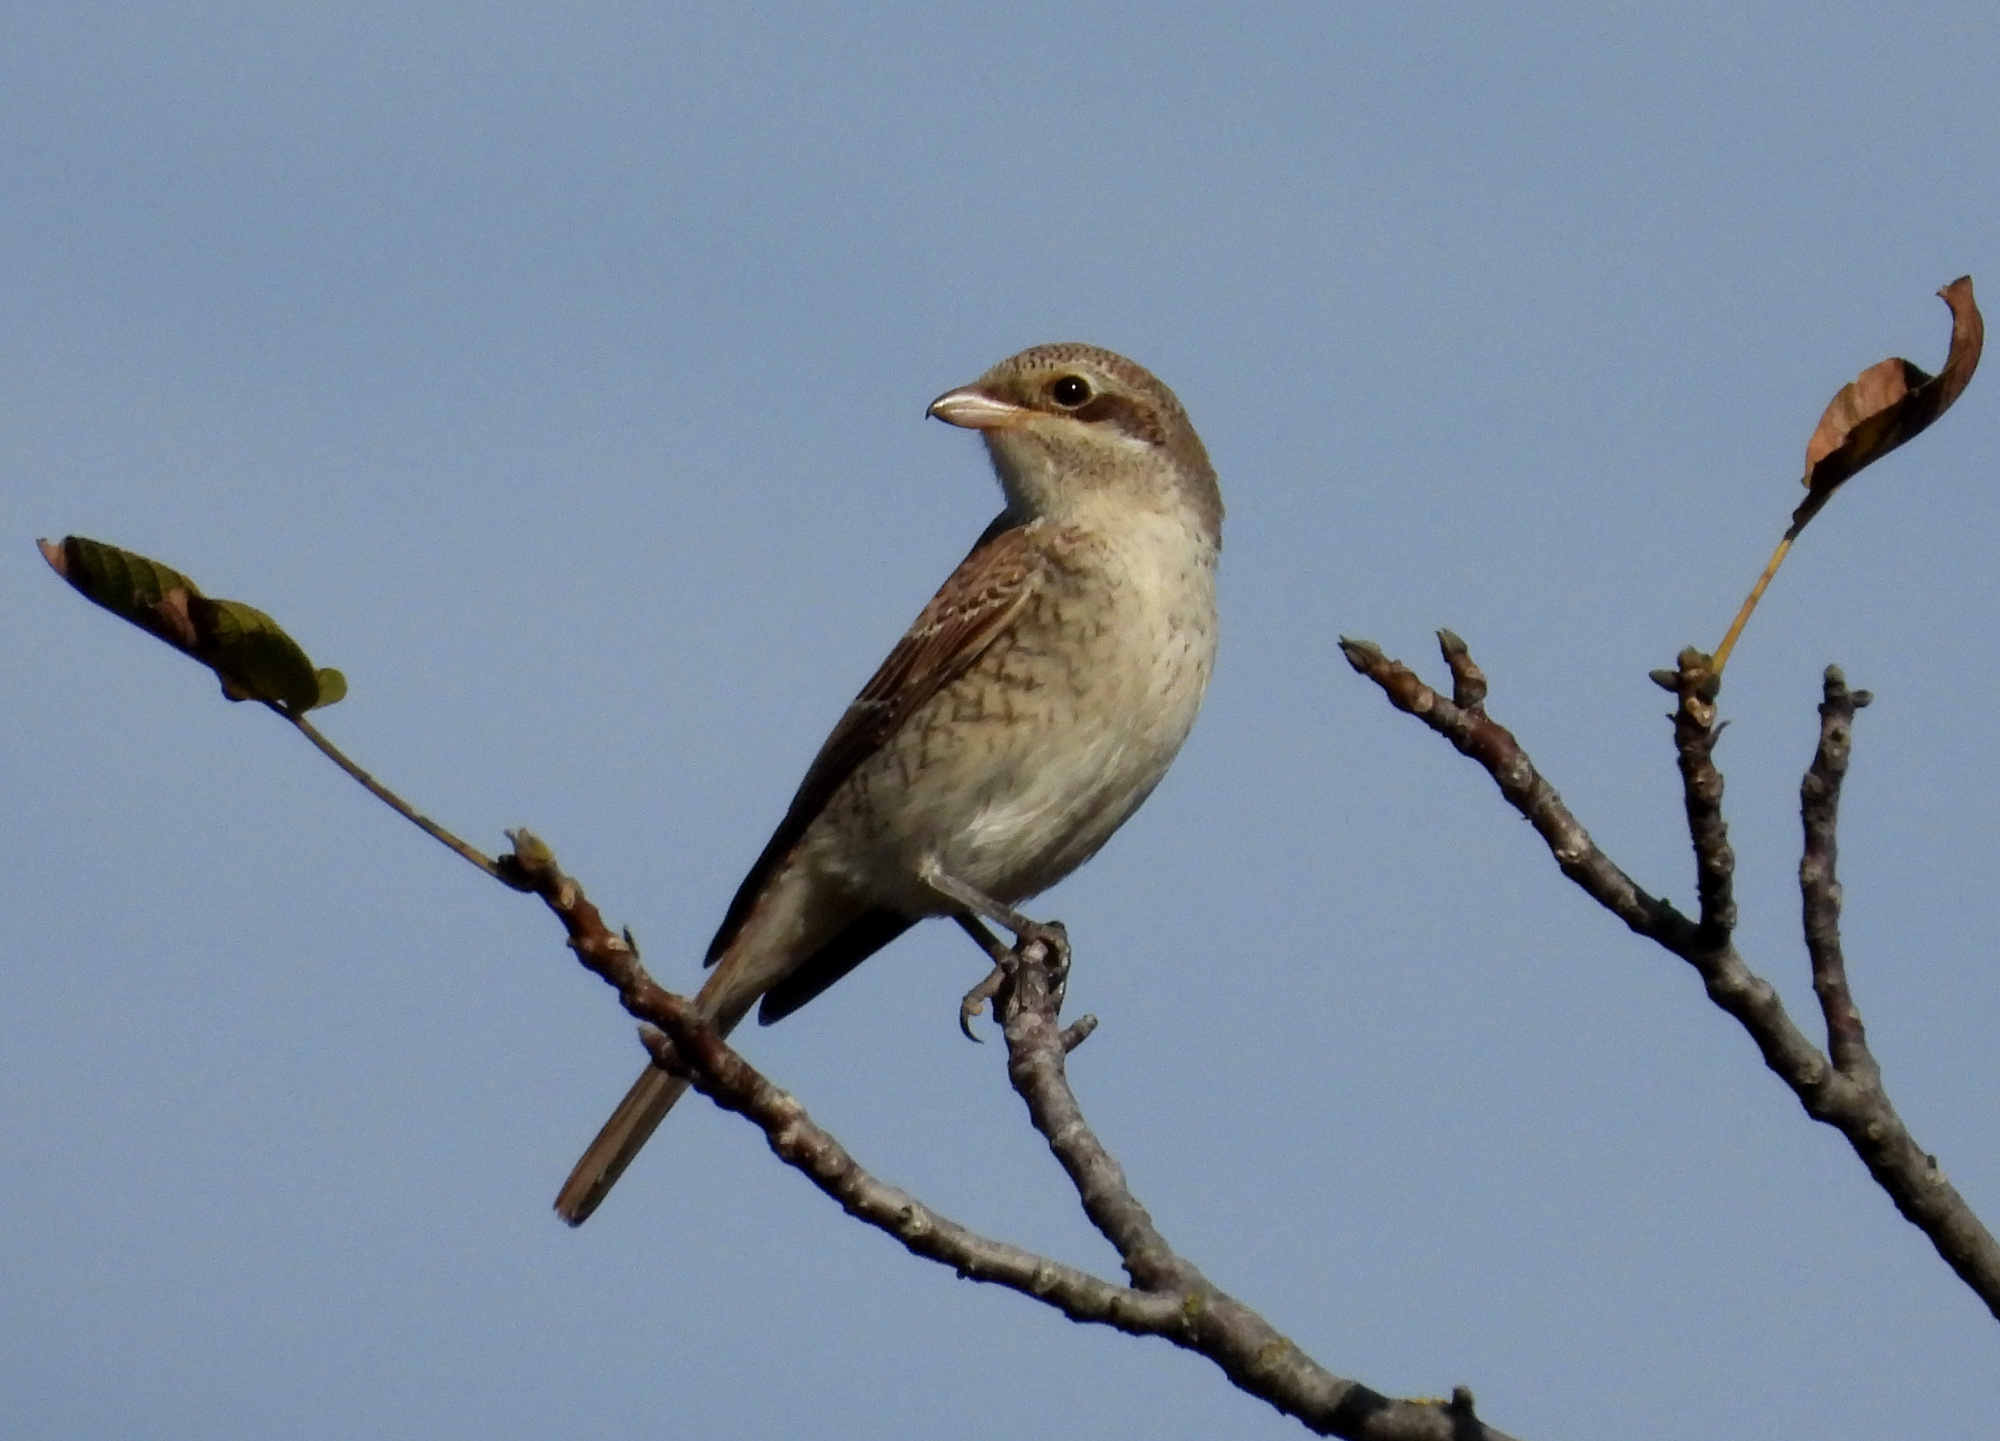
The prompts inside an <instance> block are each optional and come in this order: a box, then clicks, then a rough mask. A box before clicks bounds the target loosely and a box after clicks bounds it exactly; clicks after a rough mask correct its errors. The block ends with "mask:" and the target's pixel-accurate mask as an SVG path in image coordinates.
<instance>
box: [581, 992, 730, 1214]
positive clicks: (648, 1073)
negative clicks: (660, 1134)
mask: <svg viewBox="0 0 2000 1441" xmlns="http://www.w3.org/2000/svg"><path fill="white" fill-rule="evenodd" d="M725 977H729V972H728V970H727V969H726V968H725V967H720V966H718V967H717V968H716V971H715V973H714V974H713V975H711V976H710V977H709V978H708V984H707V985H705V986H703V987H702V988H701V993H700V994H699V995H697V996H696V997H695V1004H696V1005H697V1006H699V1007H700V1008H701V1011H702V1014H703V1015H704V1016H706V1017H707V1018H708V1021H709V1023H710V1024H711V1025H713V1026H714V1027H715V1028H716V1029H717V1030H718V1031H720V1032H721V1033H722V1034H723V1035H725V1036H726V1035H728V1034H729V1033H730V1032H731V1031H733V1030H735V1029H736V1023H737V1022H738V1021H740V1020H742V1019H743V1017H744V1016H746V1015H747V1014H749V1011H750V1007H751V1006H752V1005H753V1004H754V1003H755V1001H756V995H755V993H754V992H753V993H752V994H750V995H747V996H738V995H736V994H733V993H732V992H734V991H735V989H736V988H735V987H734V986H732V985H730V984H729V981H728V980H726V979H725ZM729 978H730V979H733V977H729ZM687 1088H688V1083H687V1078H686V1077H684V1076H676V1075H673V1074H671V1073H670V1072H667V1071H663V1070H661V1069H660V1068H659V1067H658V1066H648V1067H646V1069H645V1070H644V1071H642V1072H641V1073H640V1075H639V1079H638V1080H636V1081H634V1082H633V1083H632V1089H631V1090H629V1091H627V1092H626V1093H625V1099H624V1100H622V1101H620V1102H619V1103H618V1109H617V1110H615V1111H613V1112H612V1113H611V1119H610V1120H608V1121H606V1122H605V1123H604V1128H603V1129H602V1130H600V1131H599V1132H598V1133H597V1139H596V1140H594V1141H592V1142H591V1143H590V1145H589V1147H588V1148H587V1149H586V1150H585V1151H584V1153H583V1158H582V1159H581V1160H579V1161H578V1162H577V1163H576V1168H575V1169H574V1170H572V1171H571V1172H570V1173H569V1179H568V1180H567V1181H565V1182H563V1188H562V1190H561V1191H560V1192H559V1193H558V1194H557V1195H556V1214H557V1215H558V1216H560V1217H562V1218H563V1220H565V1221H567V1222H569V1224H570V1225H572V1226H581V1225H582V1224H583V1223H584V1222H585V1221H587V1220H589V1219H590V1213H591V1212H592V1211H595V1210H596V1209H597V1207H598V1203H600V1202H601V1201H603V1199H604V1198H605V1196H606V1195H607V1194H608V1193H609V1192H610V1190H611V1188H612V1187H613V1186H615V1185H617V1184H618V1178H619V1177H620V1176H622V1175H624V1174H625V1168H626V1167H627V1166H629V1165H631V1164H632V1158H633V1157H634V1156H636V1155H638V1154H639V1150H640V1148H641V1147H642V1146H644V1145H645V1144H646V1142H647V1140H648V1139H650V1138H651V1136H652V1134H653V1132H654V1131H656V1130H658V1129H659V1125H660V1122H661V1121H663V1120H665V1119H666V1117H667V1112H669V1111H671V1110H672V1109H673V1108H674V1102H676V1101H678V1100H679V1099H680V1098H681V1097H682V1096H683V1095H685V1094H686V1093H687Z"/></svg>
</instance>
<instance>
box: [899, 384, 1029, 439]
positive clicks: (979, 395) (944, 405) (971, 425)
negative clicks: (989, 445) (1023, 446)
mask: <svg viewBox="0 0 2000 1441" xmlns="http://www.w3.org/2000/svg"><path fill="white" fill-rule="evenodd" d="M1032 413H1033V412H1032V411H1030V410H1029V409H1028V408H1027V407H1026V406H1024V405H1013V404H1010V403H1009V402H1007V401H1004V400H996V399H994V397H992V396H991V395H988V394H987V393H986V392H985V391H983V390H981V389H980V388H979V387H978V386H976V385H961V386H960V387H959V388H958V389H957V390H947V391H946V392H945V393H944V394H943V395H940V396H939V397H938V398H937V399H936V400H933V401H932V402H931V405H930V409H929V410H926V411H925V412H924V414H925V415H934V416H936V417H937V418H938V419H939V420H942V421H943V422H944V423H945V424H946V425H962V426H964V427H965V428H966V429H967V430H1005V429H1006V428H1007V427H1008V426H1010V425H1018V424H1019V423H1020V422H1021V421H1023V420H1025V419H1026V418H1027V417H1028V416H1029V415H1031V414H1032Z"/></svg>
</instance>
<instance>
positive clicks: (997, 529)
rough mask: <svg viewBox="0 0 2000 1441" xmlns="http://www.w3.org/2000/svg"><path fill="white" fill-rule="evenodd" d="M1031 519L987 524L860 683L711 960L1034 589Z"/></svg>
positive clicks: (740, 896) (1037, 558) (740, 892)
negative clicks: (846, 791) (879, 756)
mask: <svg viewBox="0 0 2000 1441" xmlns="http://www.w3.org/2000/svg"><path fill="white" fill-rule="evenodd" d="M1034 527H1035V522H1029V523H1028V524H1026V525H1023V524H1020V523H1018V522H1017V521H1015V520H1014V519H1013V518H1012V517H1010V516H1008V515H1005V514H1003V515H1001V516H1000V517H999V518H998V519H996V520H995V521H994V522H993V524H991V525H990V526H988V527H987V528H986V533H985V534H984V535H982V536H980V537H979V541H978V543H977V544H975V545H974V546H973V547H972V550H971V552H970V553H969V554H968V555H967V556H966V557H965V559H964V560H962V561H960V562H959V564H958V569H956V570H954V571H953V572H952V573H951V574H950V576H948V577H947V578H946V579H945V583H944V584H943V585H941V586H939V587H938V592H937V594H936V595H934V596H932V597H931V600H930V604H929V605H926V606H925V607H924V609H923V612H922V614H920V615H919V616H918V617H917V619H916V622H915V624H913V625H912V626H911V627H910V629H909V631H908V632H907V633H906V634H905V635H904V636H903V638H902V639H901V640H899V641H897V642H896V648H895V649H894V650H892V651H890V652H889V656H888V659H886V660H884V661H883V662H882V665H881V668H880V669H878V670H877V671H876V672H875V674H874V676H873V677H872V678H871V679H870V680H869V682H868V684H867V685H865V686H863V687H862V688H861V694H860V695H858V696H856V697H855V698H854V700H853V702H852V703H851V704H849V706H848V707H847V710H846V712H845V713H844V714H842V716H841V718H840V721H839V723H838V724H837V725H835V726H834V728H833V734H831V735H829V736H828V737H827V738H826V743H825V744H824V745H822V746H821V747H820V748H819V754H818V755H817V756H815V757H814V758H813V763H812V765H811V766H810V767H809V768H808V769H807V771H806V777H805V779H804V780H803V781H801V782H800V783H799V790H798V794H797V795H795V796H793V797H792V804H791V808H790V809H789V810H787V811H786V812H785V818H784V820H782V821H781V822H779V824H778V829H777V831H776V833H775V834H773V835H772V837H771V839H770V841H769V843H768V844H766V845H765V847H764V853H763V854H762V855H760V856H758V857H757V863H756V864H755V865H754V866H752V867H751V868H750V874H749V875H747V876H745V877H744V878H743V884H742V885H741V886H740V887H738V888H737V891H736V898H735V899H734V900H733V901H731V902H730V903H729V913H728V914H727V915H726V916H724V917H723V921H722V927H721V929H720V930H718V931H717V932H716V933H715V939H714V940H713V941H711V942H709V946H708V957H707V960H706V964H708V965H714V964H715V962H716V961H717V960H718V959H719V958H720V957H721V955H722V953H723V952H724V951H726V950H727V949H728V948H729V944H730V942H732V941H733V940H735V939H736V933H737V932H738V931H739V930H741V929H742V927H743V924H744V922H745V921H747V920H748V919H749V917H750V912H751V911H752V909H753V908H755V906H756V904H757V900H758V898H759V897H760V896H761V895H762V894H763V891H764V887H765V886H766V885H767V884H768V883H769V881H770V879H771V877H772V876H773V875H774V874H775V873H776V872H777V870H778V869H779V867H781V866H782V865H784V863H785V859H786V858H787V857H788V856H789V855H790V854H791V852H792V848H793V847H794V846H796V845H797V844H798V843H799V838H800V837H801V836H803V835H804V834H805V832H806V827H807V826H809V825H811V824H812V822H813V820H814V818H815V817H817V816H818V815H819V813H820V811H821V810H822V809H824V808H825V806H826V803H827V801H828V799H830V798H831V797H832V795H833V793H834V792H835V791H836V790H838V789H839V788H840V786H841V783H842V782H843V781H845V780H846V779H847V778H848V777H849V776H850V775H852V774H854V771H855V768H856V767H857V766H859V765H860V764H861V763H862V762H863V761H864V760H866V759H867V758H868V757H869V756H871V755H873V754H874V753H875V752H876V751H877V750H878V749H880V748H881V746H882V744H883V742H884V741H886V740H887V739H888V738H889V737H890V736H891V735H893V734H895V732H896V729H897V728H898V727H899V726H901V725H902V724H903V722H904V721H906V720H907V719H909V717H910V715H911V714H912V713H913V712H914V711H915V710H916V709H917V708H918V707H919V706H921V705H922V704H923V703H924V702H925V701H927V700H929V699H930V698H931V697H932V696H934V695H936V694H937V692H938V691H939V690H940V689H941V688H943V687H944V686H947V685H949V684H950V683H951V682H952V681H953V680H955V679H957V678H958V677H959V676H960V675H962V674H964V673H965V670H966V667H968V666H970V665H971V664H972V663H973V661H975V660H977V659H978V658H979V654H980V652H981V651H983V650H985V649H986V647H987V646H988V645H990V644H991V643H992V642H993V639H994V637H995V636H997V635H999V634H1000V632H1001V631H1002V630H1003V629H1005V628H1006V626H1007V623H1008V622H1009V621H1011V620H1012V619H1013V618H1014V616H1015V614H1016V613H1017V612H1019V610H1020V609H1021V606H1022V605H1023V604H1025V603H1026V601H1027V599H1028V597H1029V596H1030V595H1032V594H1033V593H1034V589H1035V585H1036V583H1037V582H1038V580H1039V579H1040V575H1041V553H1040V551H1039V550H1038V549H1037V548H1036V547H1035V545H1034V544H1033V537H1032V535H1031V534H1030V532H1031V531H1032V530H1033V529H1034Z"/></svg>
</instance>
